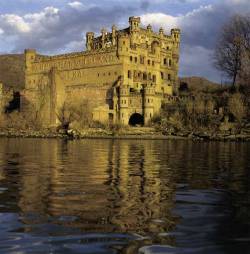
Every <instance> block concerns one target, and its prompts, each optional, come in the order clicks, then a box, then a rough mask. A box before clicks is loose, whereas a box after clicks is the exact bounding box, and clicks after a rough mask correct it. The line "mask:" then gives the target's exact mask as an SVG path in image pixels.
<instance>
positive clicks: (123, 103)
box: [119, 84, 129, 125]
mask: <svg viewBox="0 0 250 254" xmlns="http://www.w3.org/2000/svg"><path fill="white" fill-rule="evenodd" d="M128 106H129V85H124V84H121V86H120V101H119V108H120V123H121V124H124V125H127V124H128V122H129V115H128Z"/></svg>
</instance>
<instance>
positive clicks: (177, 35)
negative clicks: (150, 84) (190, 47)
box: [171, 28, 181, 48]
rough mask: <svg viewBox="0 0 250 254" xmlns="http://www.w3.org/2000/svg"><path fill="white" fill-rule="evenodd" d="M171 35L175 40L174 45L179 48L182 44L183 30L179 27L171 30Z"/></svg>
mask: <svg viewBox="0 0 250 254" xmlns="http://www.w3.org/2000/svg"><path fill="white" fill-rule="evenodd" d="M171 37H172V39H173V41H174V45H175V46H176V47H177V48H178V47H179V45H180V37H181V31H180V29H178V28H175V29H172V30H171Z"/></svg>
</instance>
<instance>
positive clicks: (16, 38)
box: [0, 2, 136, 54]
mask: <svg viewBox="0 0 250 254" xmlns="http://www.w3.org/2000/svg"><path fill="white" fill-rule="evenodd" d="M76 3H78V2H71V4H73V6H74V8H72V6H71V7H65V8H62V9H58V8H55V7H51V6H50V7H46V8H44V9H43V10H41V11H40V12H36V13H27V14H25V15H23V16H21V15H20V16H19V15H14V14H7V15H0V29H1V31H3V32H4V33H6V34H8V36H9V38H8V39H10V38H11V40H12V44H13V46H14V47H13V49H12V51H13V52H22V51H23V50H24V49H25V48H36V49H37V50H38V51H39V52H41V53H46V54H50V53H53V54H54V53H58V52H62V51H65V50H66V49H68V48H70V49H71V50H74V48H73V46H72V45H79V44H81V45H82V48H81V49H84V37H85V33H86V32H87V31H95V32H97V31H100V29H101V28H102V27H103V26H106V27H108V26H110V27H111V25H112V24H117V23H118V24H119V22H120V20H121V19H122V17H124V16H126V18H127V17H128V16H129V15H130V14H131V13H132V14H134V13H135V12H136V9H133V8H127V7H126V8H120V7H118V6H113V7H112V8H107V9H103V8H100V7H98V6H94V5H89V6H88V8H81V9H79V8H78V9H76V8H75V7H76V6H78V7H80V4H76ZM82 6H83V7H84V5H82ZM93 17H94V18H93ZM6 40H7V39H6ZM73 42H74V43H73ZM69 45H70V46H69ZM76 49H79V47H76Z"/></svg>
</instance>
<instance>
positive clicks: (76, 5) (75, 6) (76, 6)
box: [68, 1, 84, 10]
mask: <svg viewBox="0 0 250 254" xmlns="http://www.w3.org/2000/svg"><path fill="white" fill-rule="evenodd" d="M68 5H69V6H70V7H71V8H73V9H77V10H79V9H80V10H81V9H83V8H84V5H83V3H81V2H78V1H75V2H70V3H68Z"/></svg>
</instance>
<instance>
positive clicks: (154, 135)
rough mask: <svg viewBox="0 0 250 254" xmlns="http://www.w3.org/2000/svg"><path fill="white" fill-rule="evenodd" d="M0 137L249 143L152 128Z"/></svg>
mask: <svg viewBox="0 0 250 254" xmlns="http://www.w3.org/2000/svg"><path fill="white" fill-rule="evenodd" d="M0 137H7V138H55V139H137V140H173V139H174V140H193V141H225V142H226V141H233V142H235V141H236V142H249V141H250V134H248V133H247V134H233V135H232V134H229V133H216V134H208V133H206V132H204V133H184V132H183V133H164V132H160V131H155V130H154V129H153V128H151V129H150V131H149V130H147V131H144V130H139V131H138V130H127V131H126V130H125V131H120V132H119V131H118V132H114V131H109V130H103V129H89V130H85V131H82V132H78V131H75V130H68V131H67V132H56V131H51V130H41V131H34V130H14V129H8V130H0Z"/></svg>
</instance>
